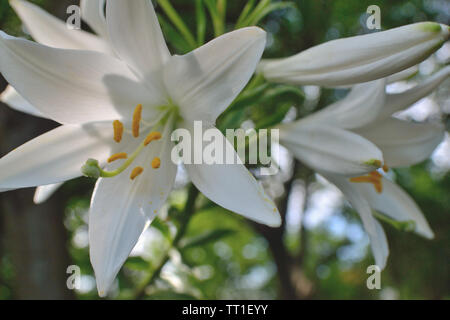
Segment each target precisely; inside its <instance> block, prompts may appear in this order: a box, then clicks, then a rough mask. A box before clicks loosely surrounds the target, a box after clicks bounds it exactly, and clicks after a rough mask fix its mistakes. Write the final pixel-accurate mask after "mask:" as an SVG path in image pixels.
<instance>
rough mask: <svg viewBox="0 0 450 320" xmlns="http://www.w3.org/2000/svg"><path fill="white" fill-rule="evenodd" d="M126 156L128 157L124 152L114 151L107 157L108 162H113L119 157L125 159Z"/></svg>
mask: <svg viewBox="0 0 450 320" xmlns="http://www.w3.org/2000/svg"><path fill="white" fill-rule="evenodd" d="M127 158H128V155H127V154H126V153H125V152H120V153H116V154H113V155H112V156H111V157H109V159H108V163H111V162H114V161H116V160H119V159H127Z"/></svg>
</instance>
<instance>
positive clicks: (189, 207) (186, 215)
mask: <svg viewBox="0 0 450 320" xmlns="http://www.w3.org/2000/svg"><path fill="white" fill-rule="evenodd" d="M198 195H199V191H198V189H197V188H196V187H195V186H194V185H191V186H190V187H189V191H188V198H187V200H186V204H185V206H184V210H183V213H182V214H181V220H180V226H179V228H178V231H177V234H176V235H175V238H174V239H173V241H172V244H171V246H170V248H169V249H168V250H167V253H166V254H165V255H164V257H163V258H162V259H161V262H160V263H159V265H158V267H157V268H156V269H155V270H154V271H153V273H151V274H150V275H149V276H148V277H146V278H145V279H144V280H143V281H142V283H141V284H140V285H139V287H138V289H137V292H136V295H135V299H137V300H138V299H143V298H144V297H145V289H146V288H147V287H148V286H149V285H151V284H153V283H154V282H155V280H156V279H157V278H158V277H159V276H160V274H161V271H162V269H163V268H164V266H165V265H166V263H167V262H168V261H169V259H170V257H169V252H170V249H172V248H177V247H178V245H179V243H180V241H181V239H182V238H183V236H184V235H185V233H186V230H187V227H188V225H189V221H190V220H191V218H192V215H193V214H194V211H195V202H196V200H197V197H198Z"/></svg>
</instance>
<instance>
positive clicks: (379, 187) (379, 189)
mask: <svg viewBox="0 0 450 320" xmlns="http://www.w3.org/2000/svg"><path fill="white" fill-rule="evenodd" d="M373 186H374V187H375V190H376V192H378V193H383V184H382V183H381V181H378V182H375V183H374V184H373Z"/></svg>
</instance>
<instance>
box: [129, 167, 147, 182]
mask: <svg viewBox="0 0 450 320" xmlns="http://www.w3.org/2000/svg"><path fill="white" fill-rule="evenodd" d="M142 172H144V168H142V167H136V168H134V169H133V171H132V172H131V175H130V179H131V180H134V179H136V178H137V177H138V176H139V175H140V174H141V173H142Z"/></svg>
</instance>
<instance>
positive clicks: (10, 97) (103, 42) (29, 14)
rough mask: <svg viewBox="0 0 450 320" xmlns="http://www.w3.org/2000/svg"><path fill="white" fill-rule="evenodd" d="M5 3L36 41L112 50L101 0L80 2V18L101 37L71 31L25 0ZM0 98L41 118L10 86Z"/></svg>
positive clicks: (64, 24) (57, 46)
mask: <svg viewBox="0 0 450 320" xmlns="http://www.w3.org/2000/svg"><path fill="white" fill-rule="evenodd" d="M9 3H10V5H11V7H12V8H13V9H14V11H15V12H16V13H17V15H18V16H19V17H20V19H21V21H22V23H23V24H24V26H25V27H26V29H27V31H28V32H29V34H30V35H31V36H32V37H33V39H34V40H35V41H36V42H38V43H41V44H43V45H46V46H49V47H54V48H61V49H76V50H92V51H98V52H104V53H107V54H113V50H112V48H111V47H110V45H109V43H108V41H107V35H106V22H105V21H104V16H103V10H102V8H103V7H104V3H105V0H81V1H80V7H81V9H82V10H81V12H82V18H83V19H84V20H85V21H86V23H88V24H89V25H90V26H91V27H92V29H93V30H95V31H96V32H98V34H99V35H101V36H97V35H94V34H91V33H88V32H86V31H83V30H71V29H69V28H67V25H66V22H65V21H62V20H59V19H58V18H56V17H54V16H52V15H50V14H49V13H47V12H46V11H45V10H43V9H41V8H40V7H38V6H37V5H35V4H32V3H30V2H28V1H24V0H10V1H9ZM102 16H103V17H102ZM0 101H2V102H3V103H5V104H7V105H9V106H10V107H11V108H13V109H15V110H18V111H21V112H25V113H28V114H31V115H33V116H38V117H44V118H45V116H44V115H43V114H42V113H41V112H39V110H37V109H36V108H35V107H34V106H32V105H31V104H30V103H29V102H28V101H27V100H26V99H24V98H23V97H22V96H20V95H19V94H18V93H17V91H16V90H15V89H14V88H13V87H12V86H11V85H9V86H8V87H7V88H6V90H5V91H4V92H3V93H2V94H1V95H0Z"/></svg>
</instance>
